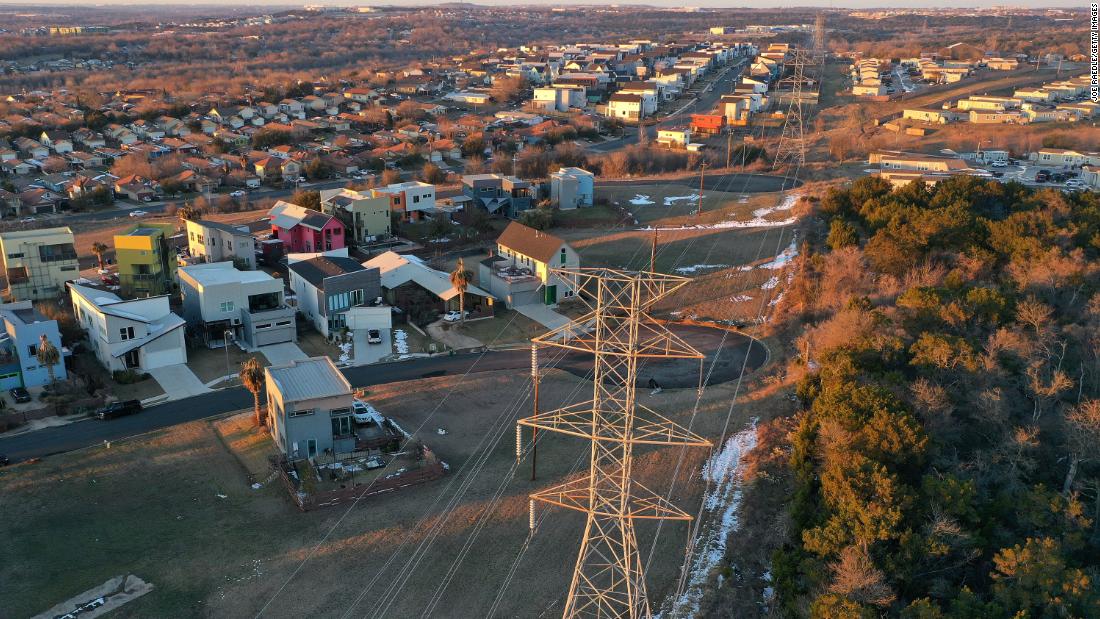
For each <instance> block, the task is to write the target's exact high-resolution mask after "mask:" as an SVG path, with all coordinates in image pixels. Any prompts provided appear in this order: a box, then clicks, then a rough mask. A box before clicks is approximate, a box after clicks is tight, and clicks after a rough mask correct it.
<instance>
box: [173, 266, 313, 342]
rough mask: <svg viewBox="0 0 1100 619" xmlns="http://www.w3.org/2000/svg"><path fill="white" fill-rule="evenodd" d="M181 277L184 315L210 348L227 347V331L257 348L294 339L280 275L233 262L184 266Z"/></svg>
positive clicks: (292, 313)
mask: <svg viewBox="0 0 1100 619" xmlns="http://www.w3.org/2000/svg"><path fill="white" fill-rule="evenodd" d="M179 278H180V292H181V293H182V295H183V317H184V319H186V320H187V323H188V324H189V325H191V328H192V330H193V332H194V333H196V334H197V335H198V336H199V338H200V339H202V340H203V341H204V342H206V345H207V346H209V347H210V348H216V347H221V346H224V345H225V344H226V343H227V342H226V339H227V338H226V333H228V334H229V339H230V340H231V341H238V342H243V343H244V344H246V345H248V346H250V347H253V348H255V347H258V346H266V345H268V344H278V343H281V342H293V341H294V340H295V339H296V337H297V329H296V328H295V325H294V308H292V307H288V306H287V305H286V302H285V299H284V296H283V280H282V279H281V278H275V277H272V276H270V275H268V274H267V273H265V272H263V271H241V270H238V269H237V268H235V267H234V266H233V263H232V262H211V263H207V264H196V265H192V266H188V267H182V268H180V269H179Z"/></svg>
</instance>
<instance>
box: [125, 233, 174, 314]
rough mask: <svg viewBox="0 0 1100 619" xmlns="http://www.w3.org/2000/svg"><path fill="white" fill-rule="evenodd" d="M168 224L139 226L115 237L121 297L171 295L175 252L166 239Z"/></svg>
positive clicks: (168, 234)
mask: <svg viewBox="0 0 1100 619" xmlns="http://www.w3.org/2000/svg"><path fill="white" fill-rule="evenodd" d="M175 231H176V226H175V224H172V223H145V222H143V223H140V224H137V225H135V226H134V227H132V228H131V229H130V230H128V231H126V232H123V233H122V234H116V235H115V261H116V262H117V263H118V283H119V285H121V286H122V294H123V295H126V296H131V297H149V296H156V295H161V294H171V293H172V291H174V290H175V288H176V251H175V250H174V249H172V247H171V246H170V245H169V243H168V237H170V236H172V234H174V233H175Z"/></svg>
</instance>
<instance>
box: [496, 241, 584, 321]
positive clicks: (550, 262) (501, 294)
mask: <svg viewBox="0 0 1100 619" xmlns="http://www.w3.org/2000/svg"><path fill="white" fill-rule="evenodd" d="M580 264H581V259H580V255H579V254H578V253H577V251H576V250H575V249H573V248H572V247H571V246H570V245H569V243H566V242H565V241H563V240H562V239H561V238H559V237H556V236H554V235H553V234H548V233H546V232H542V231H540V230H535V229H534V228H529V227H527V226H525V225H523V224H521V223H519V222H516V221H513V222H512V223H510V224H508V227H507V228H505V229H504V232H502V233H501V235H500V237H499V238H498V239H497V247H496V253H495V255H493V256H489V257H488V258H486V259H485V260H482V261H481V263H480V265H479V267H478V283H480V284H481V287H482V288H485V289H487V290H489V292H491V293H492V294H493V296H494V297H496V298H498V299H501V300H503V301H504V302H505V303H507V304H508V306H509V307H515V306H517V305H528V304H532V303H543V304H545V305H554V304H556V303H558V302H559V301H561V300H562V299H567V298H569V297H572V296H573V295H574V294H576V291H574V290H573V289H572V288H570V287H569V285H568V284H567V283H566V282H564V281H562V280H561V279H560V278H559V277H557V276H556V275H554V274H553V273H551V272H550V269H561V268H567V269H568V268H574V269H575V268H578V267H580Z"/></svg>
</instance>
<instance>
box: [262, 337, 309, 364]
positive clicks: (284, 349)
mask: <svg viewBox="0 0 1100 619" xmlns="http://www.w3.org/2000/svg"><path fill="white" fill-rule="evenodd" d="M256 350H257V351H259V352H261V353H263V355H264V356H265V357H267V361H268V362H269V363H270V364H271V365H286V364H287V363H290V362H291V361H302V360H304V359H309V355H307V354H306V353H305V352H303V351H302V349H301V348H298V345H297V344H295V343H294V342H283V343H282V344H269V345H267V346H260V347H259V348H257V349H256Z"/></svg>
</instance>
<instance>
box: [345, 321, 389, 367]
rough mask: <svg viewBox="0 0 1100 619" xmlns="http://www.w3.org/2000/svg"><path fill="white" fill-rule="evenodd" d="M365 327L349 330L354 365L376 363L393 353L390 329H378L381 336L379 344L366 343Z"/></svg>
mask: <svg viewBox="0 0 1100 619" xmlns="http://www.w3.org/2000/svg"><path fill="white" fill-rule="evenodd" d="M367 331H368V330H367V329H355V330H354V331H352V332H351V336H352V340H351V341H352V353H353V354H354V355H355V359H353V360H352V363H354V364H355V365H366V364H368V363H378V362H379V361H381V360H382V359H385V358H386V357H388V356H390V355H391V354H393V340H392V339H391V338H390V331H391V330H390V329H379V330H378V335H379V337H381V338H382V343H381V344H368V343H367Z"/></svg>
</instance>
